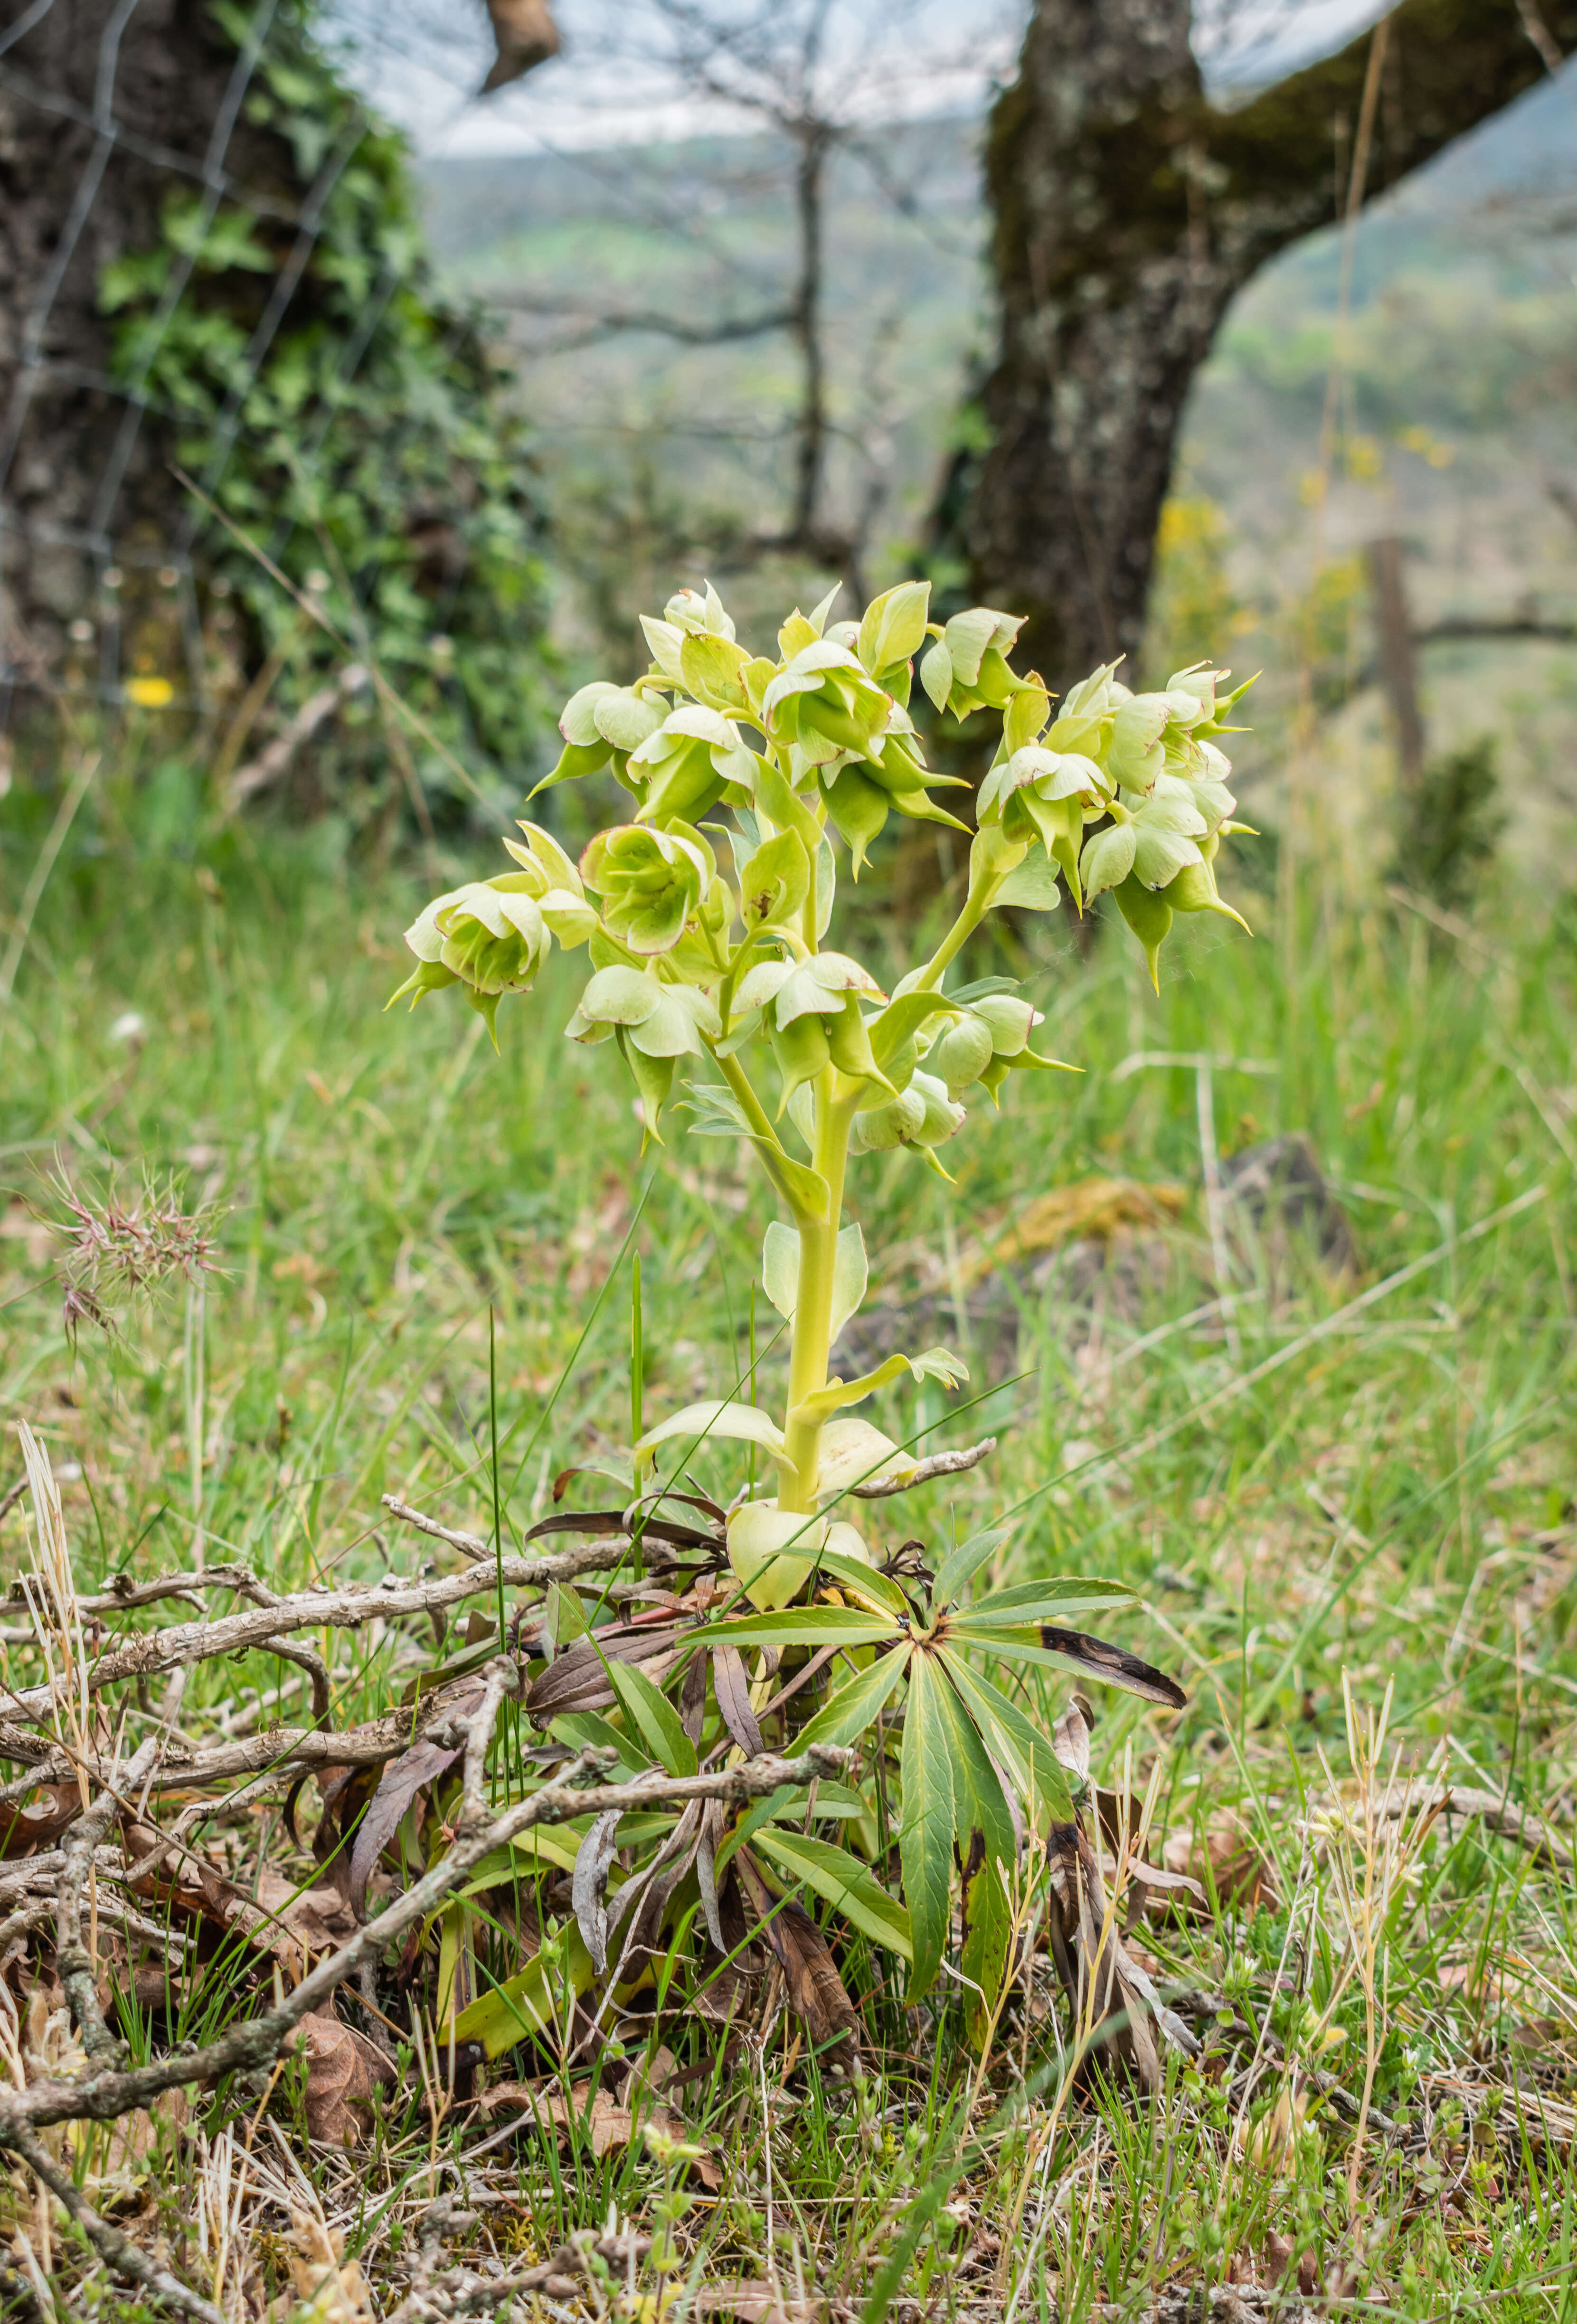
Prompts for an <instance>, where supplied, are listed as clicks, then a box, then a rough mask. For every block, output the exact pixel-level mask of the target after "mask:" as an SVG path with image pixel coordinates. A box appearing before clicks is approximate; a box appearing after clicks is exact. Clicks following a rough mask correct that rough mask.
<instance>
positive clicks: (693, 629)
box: [662, 581, 734, 639]
mask: <svg viewBox="0 0 1577 2324" xmlns="http://www.w3.org/2000/svg"><path fill="white" fill-rule="evenodd" d="M662 617H663V620H664V621H665V622H669V624H670V625H671V627H673V628H674V629H676V630H687V631H688V632H689V633H690V635H691V636H692V637H698V636H701V635H702V634H704V633H706V632H710V634H711V635H712V636H713V637H716V638H730V639H731V638H732V637H733V633H734V632H733V622H732V621H731V620H730V619H729V616H728V614H727V613H725V612H724V604H723V600H722V598H721V597H720V596H719V595H718V594H717V592H716V590H715V588H714V587H713V586H712V584H711V582H710V581H708V582H707V584H706V594H705V596H701V595H698V594H697V593H696V590H694V589H680V590H678V592H677V593H676V595H673V596H671V597H670V598H669V601H668V604H666V605H665V606H664V607H663V609H662Z"/></svg>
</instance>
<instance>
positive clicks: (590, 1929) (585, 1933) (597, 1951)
mask: <svg viewBox="0 0 1577 2324" xmlns="http://www.w3.org/2000/svg"><path fill="white" fill-rule="evenodd" d="M621 1812H622V1811H621V1810H620V1809H618V1808H611V1809H610V1810H609V1811H608V1812H607V1814H605V1815H600V1816H598V1818H597V1820H596V1821H595V1823H594V1824H593V1826H592V1828H591V1830H590V1831H588V1832H587V1833H586V1838H585V1839H584V1840H582V1841H581V1843H580V1846H579V1847H578V1848H577V1849H576V1852H575V1872H574V1876H573V1878H572V1880H571V1884H570V1894H571V1896H572V1899H573V1902H574V1904H575V1917H576V1921H577V1922H578V1923H579V1925H580V1933H581V1937H582V1939H583V1941H584V1942H585V1945H586V1950H587V1952H588V1953H590V1955H591V1960H592V1967H593V1969H595V1971H596V1973H597V1975H598V1976H599V1977H601V1975H602V1974H603V1971H604V1969H606V1968H607V1965H608V1914H607V1906H606V1901H605V1900H606V1897H607V1893H608V1873H609V1870H610V1868H611V1867H612V1865H613V1854H614V1841H613V1834H614V1832H615V1831H617V1830H618V1826H619V1818H620V1815H621Z"/></svg>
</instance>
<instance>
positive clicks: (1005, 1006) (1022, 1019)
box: [970, 992, 1046, 1057]
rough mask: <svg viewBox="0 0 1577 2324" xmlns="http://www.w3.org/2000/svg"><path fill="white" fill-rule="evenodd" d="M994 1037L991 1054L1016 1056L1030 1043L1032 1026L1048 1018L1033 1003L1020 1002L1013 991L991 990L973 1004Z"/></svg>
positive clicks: (977, 1014)
mask: <svg viewBox="0 0 1577 2324" xmlns="http://www.w3.org/2000/svg"><path fill="white" fill-rule="evenodd" d="M970 1005H971V1009H972V1012H973V1015H975V1016H976V1017H978V1018H979V1019H980V1020H981V1022H982V1024H983V1025H984V1026H985V1027H986V1028H987V1029H988V1031H989V1032H990V1034H991V1055H992V1056H996V1057H1016V1056H1019V1055H1020V1054H1021V1053H1022V1052H1023V1050H1024V1049H1025V1048H1026V1047H1028V1041H1029V1034H1030V1029H1031V1028H1032V1027H1034V1026H1036V1025H1040V1024H1044V1023H1045V1021H1046V1020H1045V1019H1044V1018H1043V1017H1042V1015H1041V1012H1040V1010H1038V1009H1037V1008H1036V1007H1035V1006H1034V1004H1033V1002H1031V1001H1020V1000H1019V997H1018V995H1017V994H1016V993H1012V992H987V993H983V994H982V997H981V998H980V1000H978V1001H973V1002H972V1003H971V1004H970Z"/></svg>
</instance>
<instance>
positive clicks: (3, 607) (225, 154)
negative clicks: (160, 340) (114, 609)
mask: <svg viewBox="0 0 1577 2324" xmlns="http://www.w3.org/2000/svg"><path fill="white" fill-rule="evenodd" d="M29 16H33V17H34V18H35V21H34V22H33V23H32V24H31V25H28V24H27V18H28V17H29ZM23 26H26V29H23ZM10 29H11V32H12V35H13V37H12V38H11V39H10V41H9V42H6V44H5V51H4V54H3V55H0V520H3V522H0V661H3V662H5V663H9V664H10V665H11V666H12V668H13V669H20V670H21V671H22V672H23V673H24V674H25V673H29V672H30V671H31V670H32V669H33V668H34V667H35V666H36V668H37V669H39V670H40V671H42V670H44V669H49V668H50V667H51V666H52V665H53V663H54V662H55V661H56V659H58V656H59V650H60V630H61V627H62V625H63V623H64V622H66V621H67V620H68V619H69V617H70V616H71V615H73V614H77V613H82V612H83V611H84V610H85V607H87V606H88V603H89V601H90V600H91V598H92V595H93V590H94V576H95V567H98V568H99V569H100V570H102V568H103V567H104V566H105V565H106V563H107V562H108V561H109V559H110V558H111V556H112V553H113V551H112V546H111V544H112V542H116V541H121V540H124V539H125V538H126V536H128V535H130V536H131V537H132V538H133V539H134V541H135V540H136V539H138V538H141V537H143V536H145V537H146V540H147V543H148V547H149V550H150V554H151V555H152V556H154V557H155V558H156V557H157V556H158V555H159V553H160V552H161V549H162V545H163V544H164V543H165V542H166V541H167V540H168V539H170V538H171V534H172V532H173V530H174V529H175V528H174V524H173V522H172V521H171V509H172V504H173V503H175V502H176V501H177V499H178V498H180V494H179V491H178V487H177V486H176V484H175V483H174V480H173V479H172V477H171V475H170V473H169V466H168V462H169V458H170V451H171V442H170V430H169V428H168V427H167V426H166V425H165V424H164V423H163V419H162V415H161V413H160V412H159V411H158V410H156V409H155V410H151V411H143V410H140V409H139V408H138V406H137V403H136V401H135V400H134V399H128V397H127V394H126V392H125V386H124V383H122V382H121V381H119V380H115V379H112V378H111V376H110V370H111V355H110V329H109V325H108V322H107V320H106V317H105V315H104V313H103V311H102V307H101V300H100V284H101V281H102V279H103V276H104V272H105V270H106V267H107V266H109V265H110V264H111V263H113V262H114V261H115V259H117V258H119V257H120V255H121V254H122V253H123V252H125V251H128V250H143V249H147V248H150V247H152V245H153V244H155V243H156V241H157V239H158V233H159V218H160V212H161V206H162V204H163V203H164V201H165V200H166V198H168V196H169V195H170V194H171V191H172V190H175V189H180V190H183V191H186V190H189V189H192V188H194V187H197V188H198V189H202V188H203V181H204V177H205V172H207V175H208V183H209V185H210V186H212V187H215V188H217V187H219V186H223V187H225V188H226V189H227V190H228V189H244V196H245V199H246V201H247V203H248V205H249V207H250V208H253V209H254V211H263V212H265V213H266V212H269V211H272V214H273V216H274V217H275V218H276V219H278V220H279V221H280V223H281V229H282V230H283V231H284V232H286V233H287V234H288V232H289V231H290V230H291V222H292V221H293V220H294V218H295V217H296V216H297V214H298V211H299V208H300V201H301V198H302V193H303V190H304V189H303V188H302V187H301V185H300V183H299V182H298V181H297V180H296V176H295V172H294V171H293V169H292V168H291V153H290V148H289V146H288V145H287V144H286V143H285V142H284V141H283V140H282V139H281V138H280V137H278V136H275V135H272V134H267V133H260V132H259V131H257V130H256V129H254V127H253V126H252V124H250V123H249V122H248V120H247V119H246V115H245V110H244V93H245V92H244V80H245V73H244V68H240V67H239V65H238V57H237V51H236V47H235V42H234V41H232V40H229V39H227V38H226V35H225V33H224V32H223V31H222V30H221V29H220V28H219V26H218V25H217V23H216V22H215V21H214V15H213V12H212V10H211V8H210V7H209V6H208V0H140V5H137V6H135V7H134V8H131V9H129V10H128V8H127V6H126V5H125V0H55V5H53V6H51V7H50V8H48V9H45V10H42V11H35V10H33V9H21V10H18V12H17V18H16V22H15V23H13V24H12V26H11V28H10ZM227 97H228V98H231V99H232V100H233V101H235V100H241V101H240V102H235V118H234V121H233V123H232V124H230V127H229V134H227V135H226V136H223V137H222V138H220V137H217V136H216V134H215V124H216V123H217V122H219V121H220V120H221V119H222V117H223V116H224V115H225V114H226V98H227Z"/></svg>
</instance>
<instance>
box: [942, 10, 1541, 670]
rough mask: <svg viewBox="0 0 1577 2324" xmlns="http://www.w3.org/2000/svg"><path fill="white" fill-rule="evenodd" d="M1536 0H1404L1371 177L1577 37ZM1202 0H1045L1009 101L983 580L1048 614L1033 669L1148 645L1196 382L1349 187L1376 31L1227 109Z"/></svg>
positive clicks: (970, 515) (1036, 629)
mask: <svg viewBox="0 0 1577 2324" xmlns="http://www.w3.org/2000/svg"><path fill="white" fill-rule="evenodd" d="M1532 7H1533V0H1403V5H1401V6H1399V7H1398V8H1397V9H1396V10H1395V12H1394V13H1393V14H1392V15H1391V17H1390V20H1389V28H1388V36H1387V51H1386V68H1385V86H1384V91H1383V101H1382V103H1381V104H1380V106H1379V109H1378V119H1377V123H1376V130H1375V142H1374V153H1373V158H1372V161H1371V162H1370V165H1369V171H1368V185H1367V189H1366V190H1367V191H1368V192H1369V193H1370V194H1372V193H1375V192H1378V191H1380V190H1382V189H1385V188H1386V187H1388V186H1390V185H1394V184H1395V183H1396V182H1397V180H1398V179H1399V178H1401V177H1403V176H1405V175H1406V173H1407V172H1408V171H1411V170H1414V169H1416V168H1417V167H1418V166H1419V164H1420V163H1421V162H1423V161H1427V160H1428V159H1429V158H1430V157H1431V156H1432V155H1433V154H1434V153H1436V152H1439V151H1440V149H1441V148H1442V147H1443V146H1444V145H1446V144H1448V143H1450V142H1451V141H1452V139H1453V138H1455V137H1458V136H1460V135H1461V134H1462V132H1463V131H1464V130H1467V129H1470V128H1471V127H1472V126H1473V125H1474V124H1476V123H1477V122H1480V121H1481V120H1483V119H1485V118H1486V117H1487V116H1488V115H1490V114H1493V113H1497V112H1499V110H1500V108H1501V107H1502V106H1505V105H1508V104H1509V103H1510V101H1511V100H1512V98H1513V97H1517V96H1518V95H1520V93H1521V92H1522V91H1523V90H1524V89H1526V88H1528V87H1530V86H1531V85H1532V83H1534V82H1535V80H1537V79H1538V78H1540V77H1541V75H1542V74H1543V73H1544V72H1545V70H1546V69H1547V58H1546V55H1545V51H1547V52H1548V54H1551V55H1553V54H1554V52H1555V51H1556V49H1557V48H1558V50H1559V51H1560V52H1561V53H1563V54H1565V53H1569V52H1570V51H1571V49H1572V47H1573V45H1577V0H1545V5H1543V7H1542V10H1541V11H1540V13H1539V14H1537V16H1536V17H1535V15H1534V14H1532V13H1531V11H1532ZM1190 13H1191V12H1190V8H1189V5H1188V0H1036V5H1035V8H1034V11H1033V14H1032V15H1031V18H1030V22H1029V26H1028V32H1026V35H1025V40H1024V47H1023V51H1022V54H1021V57H1020V60H1019V78H1018V79H1017V80H1016V81H1015V82H1014V83H1013V84H1012V86H1011V87H1010V88H1007V89H1005V90H1004V91H1003V93H1002V95H1001V97H1000V98H999V99H998V101H997V105H996V107H995V110H994V112H993V114H992V116H991V130H990V136H989V140H988V144H987V153H986V178H987V188H988V193H989V197H990V201H991V208H992V211H993V213H994V217H995V231H994V235H993V240H992V244H991V257H992V264H993V267H994V270H995V273H996V279H997V286H998V291H999V294H1000V298H1001V340H1000V346H999V353H998V360H997V364H996V367H995V369H994V371H993V372H992V374H991V378H990V380H989V382H988V383H987V386H986V390H985V399H984V401H985V414H986V420H987V423H988V427H989V430H990V437H991V443H990V448H989V450H988V451H987V453H986V455H985V457H984V459H983V462H982V466H981V469H980V473H979V475H978V477H977V480H976V482H975V485H974V489H973V493H972V495H971V499H970V502H969V505H968V507H967V510H966V512H965V514H964V539H965V547H966V551H967V554H968V557H969V560H970V563H971V566H972V568H973V576H974V581H975V585H976V587H977V589H978V592H979V594H980V595H981V597H982V598H983V599H984V601H985V602H987V603H988V604H998V605H1001V606H1003V607H1005V608H1007V609H1009V610H1010V611H1012V612H1014V613H1028V622H1027V624H1026V627H1025V630H1024V632H1023V635H1022V638H1021V641H1020V644H1021V648H1022V651H1021V655H1020V659H1021V661H1022V663H1023V664H1024V666H1026V667H1028V666H1030V665H1033V666H1034V667H1035V668H1037V669H1039V670H1040V671H1041V672H1042V674H1043V675H1044V676H1045V677H1046V678H1047V680H1048V681H1049V682H1050V683H1051V684H1052V685H1054V686H1056V687H1063V686H1065V685H1066V684H1067V683H1068V682H1069V681H1070V680H1071V679H1074V678H1079V677H1081V676H1082V675H1083V674H1084V672H1085V671H1086V670H1088V669H1092V668H1093V666H1094V665H1095V664H1096V663H1097V662H1101V661H1109V660H1111V659H1113V658H1114V657H1115V656H1116V655H1118V654H1128V655H1132V654H1133V653H1134V652H1135V651H1136V650H1137V649H1138V647H1139V642H1140V638H1141V635H1142V632H1143V626H1144V614H1145V601H1146V597H1147V595H1148V588H1149V579H1150V568H1151V564H1152V561H1153V557H1154V548H1155V537H1156V528H1157V522H1158V520H1159V517H1160V512H1161V504H1162V502H1163V501H1164V500H1165V498H1166V494H1167V485H1168V482H1169V480H1170V476H1171V472H1172V463H1173V457H1174V452H1175V448H1176V438H1177V430H1178V427H1179V424H1180V422H1181V420H1182V416H1183V410H1184V406H1185V401H1186V400H1187V395H1188V390H1189V387H1190V385H1191V384H1192V383H1193V379H1194V373H1195V372H1196V371H1197V370H1198V368H1199V366H1200V364H1202V363H1203V360H1204V358H1205V356H1206V355H1207V354H1208V353H1209V350H1210V346H1211V342H1212V340H1213V337H1214V335H1215V331H1216V327H1217V326H1218V324H1219V323H1220V321H1221V319H1222V315H1223V314H1224V313H1225V311H1226V309H1227V307H1228V305H1229V304H1230V303H1231V300H1232V298H1233V297H1234V295H1235V294H1236V292H1237V291H1240V289H1241V288H1242V286H1243V284H1244V283H1245V282H1247V281H1249V279H1250V276H1251V275H1252V274H1254V273H1255V272H1257V270H1258V269H1259V267H1261V266H1262V265H1263V264H1264V263H1265V262H1266V261H1267V260H1268V258H1270V257H1272V256H1273V255H1274V254H1275V253H1276V252H1277V251H1278V250H1280V249H1282V248H1283V247H1284V246H1285V245H1286V244H1287V243H1289V242H1292V241H1294V240H1296V238H1297V237H1299V236H1300V235H1305V234H1308V233H1311V232H1312V231H1313V230H1314V228H1316V227H1318V226H1328V225H1329V224H1330V223H1331V222H1332V221H1333V219H1334V218H1335V217H1338V216H1339V215H1340V213H1341V210H1342V207H1343V205H1344V203H1345V200H1346V197H1347V185H1346V178H1347V171H1348V168H1349V167H1350V164H1349V162H1348V161H1347V160H1346V156H1347V155H1348V154H1350V153H1351V143H1352V133H1353V128H1354V124H1356V120H1357V116H1358V110H1359V105H1360V97H1361V93H1362V88H1363V82H1364V76H1365V73H1366V71H1367V69H1368V66H1369V54H1370V42H1371V38H1372V35H1371V34H1370V33H1369V32H1365V33H1364V34H1363V36H1362V37H1361V38H1360V39H1359V40H1357V41H1354V42H1351V44H1350V45H1349V46H1348V47H1347V48H1345V49H1343V50H1342V51H1340V52H1339V53H1338V54H1337V55H1335V56H1333V57H1329V58H1326V59H1324V60H1323V61H1322V62H1320V63H1318V64H1315V65H1312V66H1310V67H1308V68H1307V69H1305V71H1303V72H1299V73H1296V74H1294V75H1293V76H1292V77H1291V78H1288V79H1286V80H1285V81H1281V82H1279V83H1277V85H1276V86H1275V87H1274V88H1269V89H1268V90H1266V91H1265V92H1264V93H1263V94H1262V95H1261V96H1259V97H1256V98H1254V99H1253V100H1252V101H1251V102H1250V103H1249V104H1246V105H1244V106H1240V107H1239V108H1238V109H1237V110H1236V111H1233V112H1227V111H1223V110H1218V109H1217V108H1216V107H1214V106H1212V105H1211V104H1210V103H1209V102H1208V100H1207V99H1206V97H1205V94H1204V90H1203V84H1202V82H1201V79H1200V75H1199V70H1198V68H1197V66H1196V65H1195V63H1194V57H1193V53H1192V51H1191V49H1190V47H1189V39H1188V33H1189V22H1190ZM1535 32H1536V34H1537V35H1538V40H1537V43H1536V44H1535Z"/></svg>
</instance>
